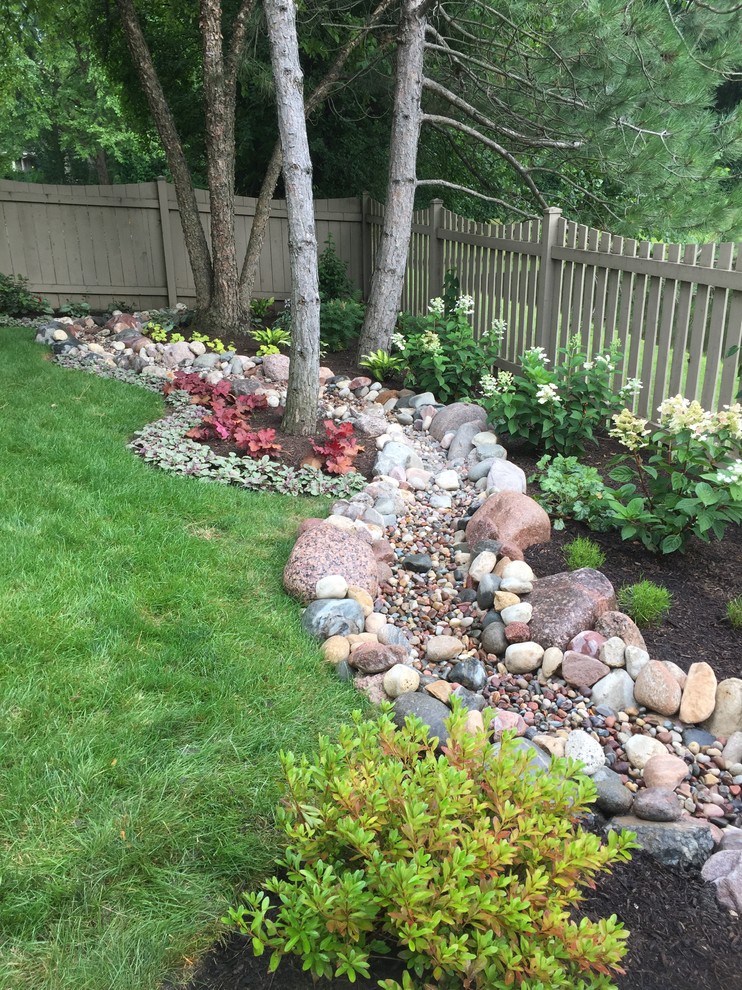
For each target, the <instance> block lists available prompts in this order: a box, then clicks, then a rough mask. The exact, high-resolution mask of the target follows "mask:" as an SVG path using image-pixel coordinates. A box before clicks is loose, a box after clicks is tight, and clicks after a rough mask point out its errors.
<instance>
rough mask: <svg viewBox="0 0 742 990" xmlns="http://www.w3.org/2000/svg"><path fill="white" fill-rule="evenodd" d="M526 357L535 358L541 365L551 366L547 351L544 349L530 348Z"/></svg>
mask: <svg viewBox="0 0 742 990" xmlns="http://www.w3.org/2000/svg"><path fill="white" fill-rule="evenodd" d="M524 357H527V358H529V357H530V358H535V359H536V360H537V361H538V362H539V363H540V364H550V363H551V361H550V360H549V358H548V357H547V356H546V351H545V349H544V348H543V347H529V348H528V350H527V351H526V353H525V354H524Z"/></svg>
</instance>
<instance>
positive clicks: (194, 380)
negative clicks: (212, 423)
mask: <svg viewBox="0 0 742 990" xmlns="http://www.w3.org/2000/svg"><path fill="white" fill-rule="evenodd" d="M162 391H163V392H164V394H165V395H170V393H171V392H176V391H178V392H187V393H188V395H190V397H191V403H192V404H193V405H194V406H210V405H211V404H212V403H213V402H214V401H215V400H216V399H219V398H221V399H226V398H227V396H232V397H233V398H234V396H233V393H232V383H231V382H230V381H228V380H227V379H226V378H222V380H221V381H220V382H217V384H216V385H211V384H209V382H206V381H204V379H203V378H201V376H200V375H197V374H196V373H195V372H193V371H176V372H175V374H174V375H173V380H172V381H170V382H165V384H164V385H163V387H162Z"/></svg>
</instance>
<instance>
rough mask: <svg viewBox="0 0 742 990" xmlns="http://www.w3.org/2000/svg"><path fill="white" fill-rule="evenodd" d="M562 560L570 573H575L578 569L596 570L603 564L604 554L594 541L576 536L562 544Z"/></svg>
mask: <svg viewBox="0 0 742 990" xmlns="http://www.w3.org/2000/svg"><path fill="white" fill-rule="evenodd" d="M564 559H565V561H566V562H567V567H568V568H569V570H570V571H576V570H578V569H579V568H580V567H592V568H593V569H594V570H598V568H600V567H602V566H603V564H604V563H605V554H604V553H603V551H602V550H601V549H600V547H599V546H598V544H597V543H596V542H595V541H594V540H590V539H588V538H587V537H586V536H578V537H577V538H576V539H574V540H571V541H570V542H569V543H565V544H564Z"/></svg>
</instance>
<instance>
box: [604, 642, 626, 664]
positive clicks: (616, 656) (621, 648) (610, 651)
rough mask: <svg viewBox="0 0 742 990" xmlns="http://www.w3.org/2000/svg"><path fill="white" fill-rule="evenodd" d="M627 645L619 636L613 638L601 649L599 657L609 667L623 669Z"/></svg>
mask: <svg viewBox="0 0 742 990" xmlns="http://www.w3.org/2000/svg"><path fill="white" fill-rule="evenodd" d="M625 652H626V644H625V643H624V641H623V640H622V639H619V637H618V636H611V638H610V639H607V640H606V641H605V643H603V645H602V646H601V647H600V652H599V654H598V656H599V657H600V659H601V661H602V662H603V663H604V664H606V665H607V666H608V667H623V666H624V654H625Z"/></svg>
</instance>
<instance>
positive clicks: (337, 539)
mask: <svg viewBox="0 0 742 990" xmlns="http://www.w3.org/2000/svg"><path fill="white" fill-rule="evenodd" d="M328 574H337V575H340V576H341V577H344V578H345V580H346V581H347V582H348V584H349V585H351V586H353V587H356V588H363V589H364V590H365V591H368V592H369V594H371V595H374V596H375V595H376V592H377V590H378V567H377V563H376V557H375V556H374V553H373V550H372V549H371V547H370V546H369V544H368V543H365V542H364V541H363V540H362V539H360V537H358V536H356V535H355V533H352V532H348V531H347V530H342V529H338V528H336V527H335V526H328V525H327V524H324V525H322V526H315V527H313V528H312V529H310V530H307V532H305V533H304V534H303V535H302V536H300V537H299V539H298V540H297V541H296V543H295V544H294V549H293V550H292V551H291V554H290V556H289V559H288V561H287V563H286V567H285V568H284V572H283V586H284V588H285V589H286V591H287V592H288V593H289V594H290V595H291V596H292V597H293V598H298V599H299V601H301V602H305V603H306V602H311V601H312V600H313V599H314V598H315V595H316V588H317V582H318V581H319V580H320V578H323V577H327V575H328Z"/></svg>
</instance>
